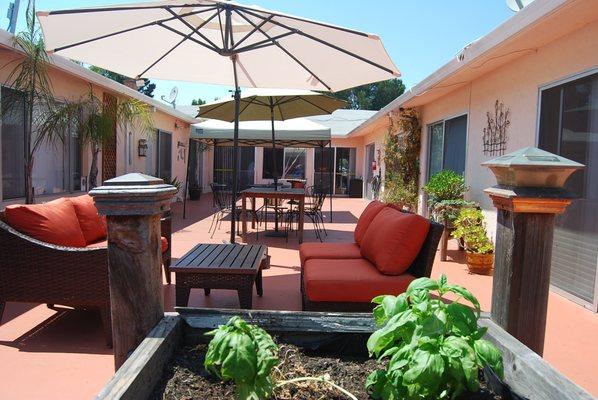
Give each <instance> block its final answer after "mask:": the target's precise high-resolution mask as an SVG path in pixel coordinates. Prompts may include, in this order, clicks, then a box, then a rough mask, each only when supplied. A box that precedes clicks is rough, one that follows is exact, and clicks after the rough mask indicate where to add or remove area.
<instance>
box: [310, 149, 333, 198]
mask: <svg viewBox="0 0 598 400" xmlns="http://www.w3.org/2000/svg"><path fill="white" fill-rule="evenodd" d="M314 150H315V151H314V189H315V190H316V192H318V193H326V194H327V195H331V194H332V188H333V182H332V181H333V180H334V175H333V170H334V149H332V148H330V147H316V148H315V149H314Z"/></svg>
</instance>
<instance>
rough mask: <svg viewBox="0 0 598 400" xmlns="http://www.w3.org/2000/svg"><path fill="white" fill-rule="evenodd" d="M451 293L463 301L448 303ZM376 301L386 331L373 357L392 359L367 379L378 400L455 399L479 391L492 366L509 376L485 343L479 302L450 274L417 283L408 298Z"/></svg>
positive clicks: (373, 339) (376, 339)
mask: <svg viewBox="0 0 598 400" xmlns="http://www.w3.org/2000/svg"><path fill="white" fill-rule="evenodd" d="M447 293H452V294H453V295H456V296H457V299H456V300H455V301H448V300H446V299H445V298H443V296H444V295H445V294H447ZM433 294H434V295H435V296H433ZM460 300H465V301H467V302H468V303H470V304H471V306H472V307H473V308H471V307H468V306H467V305H465V304H461V303H460V302H459V301H460ZM372 302H373V303H376V304H377V306H376V307H375V309H374V312H373V315H374V319H375V321H376V324H377V325H378V326H379V327H380V328H379V329H378V330H376V331H375V332H374V333H373V334H372V335H371V336H370V338H369V340H368V342H367V347H368V350H369V353H370V356H375V357H376V358H378V359H379V360H383V359H388V364H387V367H386V369H381V370H377V371H374V372H372V373H371V374H370V376H369V377H368V378H367V381H366V387H367V389H368V392H369V393H370V395H371V397H372V398H373V399H383V400H398V399H454V398H456V397H458V396H459V395H461V394H463V393H464V392H476V391H478V390H479V386H480V382H479V373H480V370H481V369H482V368H484V367H486V366H488V367H490V368H492V369H493V370H494V372H495V373H496V374H497V375H498V376H499V377H501V378H502V377H503V362H502V355H501V354H500V352H499V351H498V349H497V348H496V347H495V346H494V345H493V344H491V343H490V342H489V341H487V340H485V339H483V337H484V335H485V334H486V331H487V328H484V327H479V326H478V318H479V317H480V304H479V302H478V300H477V299H476V298H475V297H474V296H473V294H471V293H470V292H469V291H468V290H467V289H465V288H464V287H462V286H458V285H451V284H449V283H448V282H447V278H446V276H445V275H442V276H441V277H440V279H439V280H438V281H435V280H433V279H430V278H419V279H416V280H414V281H413V282H412V283H411V284H410V285H409V287H408V289H407V291H406V292H405V293H403V294H401V295H399V296H378V297H376V298H374V299H373V300H372Z"/></svg>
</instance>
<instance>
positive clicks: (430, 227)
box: [299, 201, 444, 311]
mask: <svg viewBox="0 0 598 400" xmlns="http://www.w3.org/2000/svg"><path fill="white" fill-rule="evenodd" d="M443 229H444V227H443V226H442V225H441V224H438V223H436V222H433V221H430V220H428V219H426V218H424V217H421V216H419V215H416V214H412V213H407V212H403V211H402V210H400V209H399V208H398V207H396V206H394V205H391V204H385V203H382V202H379V201H373V202H371V203H370V204H369V205H368V206H367V207H366V209H365V210H364V211H363V213H362V215H361V216H360V217H359V220H358V222H357V226H356V228H355V232H354V240H355V241H354V242H351V243H317V242H316V243H303V244H302V245H301V246H300V248H299V256H300V259H301V293H302V301H303V310H305V311H371V309H372V307H373V304H372V303H371V300H372V299H373V298H374V297H376V296H379V295H382V294H393V295H397V294H400V293H402V292H404V291H405V290H406V288H407V286H409V284H410V283H411V281H412V280H414V279H415V278H417V277H421V276H430V273H431V271H432V265H433V263H434V256H435V254H436V249H437V247H438V242H439V241H440V237H441V236H442V232H443Z"/></svg>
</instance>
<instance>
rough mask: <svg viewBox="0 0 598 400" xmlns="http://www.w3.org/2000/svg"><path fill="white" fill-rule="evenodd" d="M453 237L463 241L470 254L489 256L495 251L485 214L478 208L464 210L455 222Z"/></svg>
mask: <svg viewBox="0 0 598 400" xmlns="http://www.w3.org/2000/svg"><path fill="white" fill-rule="evenodd" d="M454 224H455V228H456V229H455V230H454V231H453V237H454V238H455V239H462V240H463V242H464V243H465V249H466V250H467V251H469V252H470V253H478V254H488V253H492V252H493V251H494V245H493V244H492V242H491V241H490V239H488V234H487V232H486V226H485V223H484V214H482V211H481V210H480V209H478V208H463V209H461V211H460V213H459V216H458V217H457V219H456V220H455V223H454Z"/></svg>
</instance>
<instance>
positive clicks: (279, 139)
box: [191, 118, 330, 148]
mask: <svg viewBox="0 0 598 400" xmlns="http://www.w3.org/2000/svg"><path fill="white" fill-rule="evenodd" d="M274 129H275V130H276V145H277V147H301V148H308V147H323V146H326V145H327V144H328V143H329V142H330V128H327V127H325V126H322V125H320V124H318V123H315V122H313V121H310V120H308V119H305V118H297V119H291V120H287V121H284V122H282V121H276V122H275V123H274ZM234 130H235V127H234V124H232V123H230V122H224V121H218V120H207V121H204V122H200V123H199V124H195V125H193V127H192V129H191V137H192V138H193V139H199V140H203V141H207V142H210V143H212V144H215V145H217V146H231V145H232V144H233V138H234ZM271 130H272V127H271V126H270V121H247V122H241V123H240V124H239V139H238V140H239V145H240V146H251V147H254V146H260V147H269V146H271V145H272V137H271Z"/></svg>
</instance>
